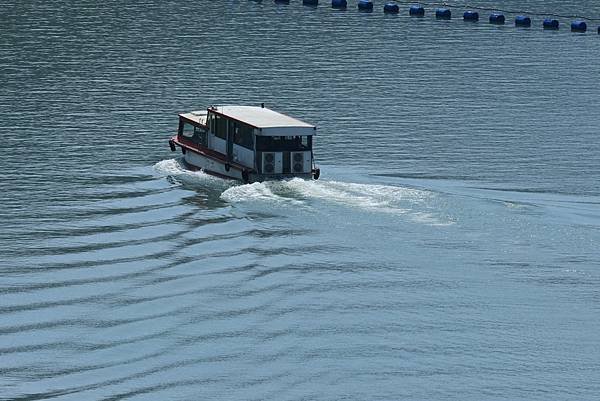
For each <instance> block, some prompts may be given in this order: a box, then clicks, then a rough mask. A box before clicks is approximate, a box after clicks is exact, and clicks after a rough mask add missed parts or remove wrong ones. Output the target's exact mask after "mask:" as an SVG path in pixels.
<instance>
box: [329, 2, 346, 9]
mask: <svg viewBox="0 0 600 401" xmlns="http://www.w3.org/2000/svg"><path fill="white" fill-rule="evenodd" d="M346 7H348V2H347V1H346V0H331V8H337V9H340V10H345V9H346Z"/></svg>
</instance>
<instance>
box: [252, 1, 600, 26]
mask: <svg viewBox="0 0 600 401" xmlns="http://www.w3.org/2000/svg"><path fill="white" fill-rule="evenodd" d="M253 1H262V0H253ZM273 1H274V2H275V3H277V4H290V0H273ZM319 1H320V2H321V3H328V4H330V5H331V8H333V9H336V10H346V9H347V8H348V0H302V4H304V5H307V6H311V7H317V6H318V5H319ZM354 1H356V9H357V10H358V11H361V12H368V13H371V12H373V10H374V8H375V5H374V1H373V0H354ZM381 3H382V4H383V12H384V13H385V14H399V13H400V3H402V2H401V1H384V0H382V1H381ZM424 6H427V7H428V9H433V13H432V15H434V16H435V18H436V19H438V20H451V19H452V10H451V9H466V10H467V11H465V12H464V13H463V14H462V19H463V20H464V21H469V22H477V21H479V12H481V11H488V12H490V14H489V23H490V24H494V25H505V24H506V15H505V14H516V17H515V19H514V25H515V26H516V27H524V28H530V27H531V26H532V24H533V20H532V18H531V17H530V15H531V16H536V17H541V18H543V19H542V20H541V28H543V29H544V30H554V31H556V30H558V29H559V28H560V22H559V21H558V19H557V18H561V19H570V20H571V32H577V33H585V32H586V31H587V25H588V23H587V22H586V21H588V22H589V23H592V22H600V18H590V17H583V16H580V15H564V14H555V13H540V12H533V11H518V10H504V9H499V8H490V7H481V6H476V5H471V4H467V3H463V4H458V3H455V4H451V3H446V2H444V3H418V4H414V3H413V4H410V6H409V7H408V8H407V11H408V15H410V16H411V17H425V14H426V11H425V7H424ZM475 10H477V11H475ZM459 18H460V17H459ZM598 34H599V35H600V26H599V27H598Z"/></svg>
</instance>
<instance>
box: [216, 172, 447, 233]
mask: <svg viewBox="0 0 600 401" xmlns="http://www.w3.org/2000/svg"><path fill="white" fill-rule="evenodd" d="M433 198H435V195H434V194H433V193H431V192H428V191H423V190H419V189H413V188H404V187H398V186H389V185H374V184H358V183H348V182H339V181H307V180H302V179H299V178H294V179H292V180H289V181H267V182H263V183H254V184H249V185H239V186H234V187H231V188H228V189H227V190H225V191H224V192H223V193H222V194H221V199H223V200H225V201H227V202H234V203H235V202H246V201H270V202H278V203H281V202H288V203H295V204H305V203H306V201H308V200H310V199H319V200H323V201H326V202H333V203H336V204H340V205H344V206H348V207H356V208H359V209H362V210H368V211H373V212H377V213H390V214H396V215H407V216H408V218H410V219H411V220H413V221H415V222H418V223H421V224H428V225H447V224H452V222H450V221H442V220H440V219H438V218H436V216H435V211H434V210H431V200H432V199H433Z"/></svg>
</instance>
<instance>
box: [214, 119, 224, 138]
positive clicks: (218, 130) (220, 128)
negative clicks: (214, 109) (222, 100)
mask: <svg viewBox="0 0 600 401" xmlns="http://www.w3.org/2000/svg"><path fill="white" fill-rule="evenodd" d="M214 118H215V123H214V126H215V129H214V131H213V133H214V134H215V136H217V137H218V138H221V139H227V119H225V118H224V117H223V116H220V115H218V114H215V117H214Z"/></svg>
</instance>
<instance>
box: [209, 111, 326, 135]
mask: <svg viewBox="0 0 600 401" xmlns="http://www.w3.org/2000/svg"><path fill="white" fill-rule="evenodd" d="M208 110H209V111H215V112H217V113H219V114H222V115H224V116H227V117H230V118H233V119H235V120H238V121H241V122H243V123H246V124H248V125H252V126H253V127H256V128H258V129H259V130H260V134H259V135H265V136H288V135H315V134H316V132H315V131H316V127H315V126H314V125H311V124H308V123H305V122H304V121H300V120H298V119H296V118H293V117H290V116H286V115H285V114H282V113H278V112H276V111H274V110H271V109H269V108H266V107H256V106H212V107H209V109H208Z"/></svg>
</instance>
